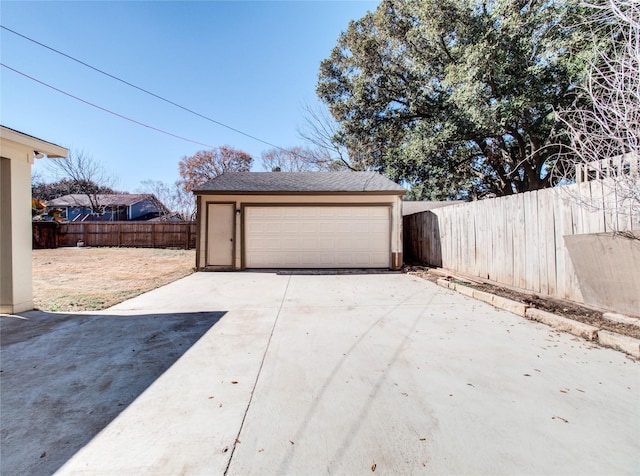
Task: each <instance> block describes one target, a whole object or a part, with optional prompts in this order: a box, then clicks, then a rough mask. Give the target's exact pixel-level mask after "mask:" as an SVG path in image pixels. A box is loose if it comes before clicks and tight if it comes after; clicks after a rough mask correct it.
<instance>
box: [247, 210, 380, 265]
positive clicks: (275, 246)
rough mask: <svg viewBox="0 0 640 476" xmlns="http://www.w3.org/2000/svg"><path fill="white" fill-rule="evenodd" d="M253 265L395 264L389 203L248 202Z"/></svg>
mask: <svg viewBox="0 0 640 476" xmlns="http://www.w3.org/2000/svg"><path fill="white" fill-rule="evenodd" d="M245 220H246V222H245V253H246V260H245V265H246V267H247V268H389V267H390V259H391V253H390V252H389V249H390V248H389V241H390V237H391V228H390V226H391V220H390V210H389V207H387V206H359V207H354V206H330V207H327V206H322V207H320V206H313V205H312V206H291V207H283V206H274V207H269V206H252V207H245Z"/></svg>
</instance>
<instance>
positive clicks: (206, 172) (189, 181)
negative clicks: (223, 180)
mask: <svg viewBox="0 0 640 476" xmlns="http://www.w3.org/2000/svg"><path fill="white" fill-rule="evenodd" d="M252 162H253V158H252V157H251V156H250V155H249V154H247V153H246V152H242V151H240V150H236V149H233V148H231V147H228V146H222V147H216V148H215V149H211V150H201V151H199V152H196V153H195V155H192V156H191V157H183V158H182V159H181V160H180V162H179V163H178V172H179V173H180V177H181V179H180V180H179V181H178V184H179V185H180V186H181V187H182V188H183V190H184V191H186V192H191V191H192V190H193V189H194V188H195V187H197V186H198V185H201V184H203V183H204V182H206V181H207V180H211V179H212V178H215V177H217V176H218V175H222V174H223V173H225V172H248V171H249V170H250V169H251V163H252Z"/></svg>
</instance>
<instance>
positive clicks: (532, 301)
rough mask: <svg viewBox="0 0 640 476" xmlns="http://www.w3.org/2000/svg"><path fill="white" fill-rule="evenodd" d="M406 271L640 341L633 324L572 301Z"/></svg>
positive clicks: (424, 271) (416, 268)
mask: <svg viewBox="0 0 640 476" xmlns="http://www.w3.org/2000/svg"><path fill="white" fill-rule="evenodd" d="M404 271H405V272H414V273H418V275H419V276H420V277H422V278H424V279H427V280H429V281H432V282H434V283H435V282H436V280H437V279H438V278H442V277H445V276H447V277H448V278H449V279H450V280H452V281H453V282H456V283H459V284H462V285H464V286H468V287H470V288H474V289H478V290H480V291H485V292H488V293H491V294H495V295H497V296H502V297H504V298H507V299H511V300H512V301H518V302H521V303H523V304H526V305H527V306H529V307H534V308H536V309H540V310H542V311H547V312H551V313H553V314H557V315H558V316H562V317H566V318H568V319H573V320H574V321H579V322H584V323H585V324H590V325H592V326H595V327H598V328H600V329H604V330H607V331H611V332H616V333H618V334H622V335H626V336H629V337H634V338H636V339H640V328H638V327H636V326H633V325H630V324H622V323H618V322H611V321H609V320H607V319H604V318H603V317H602V314H603V313H602V312H601V311H596V310H594V309H591V308H588V307H585V306H581V305H580V304H577V303H573V302H571V301H563V300H559V299H553V298H549V297H541V296H538V295H536V294H528V293H524V292H517V291H513V290H511V289H507V288H504V287H501V286H497V285H492V284H486V283H481V282H475V281H473V282H472V281H467V280H464V279H462V278H458V277H455V276H454V275H446V274H441V273H439V272H438V273H436V272H434V271H433V270H429V269H428V268H424V267H422V266H408V267H406V268H405V270H404Z"/></svg>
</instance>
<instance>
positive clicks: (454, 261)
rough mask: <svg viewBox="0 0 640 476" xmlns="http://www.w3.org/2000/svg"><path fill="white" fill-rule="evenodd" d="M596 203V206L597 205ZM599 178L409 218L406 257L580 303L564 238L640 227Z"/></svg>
mask: <svg viewBox="0 0 640 476" xmlns="http://www.w3.org/2000/svg"><path fill="white" fill-rule="evenodd" d="M594 205H597V207H596V206H594ZM621 208H622V206H621V205H620V204H619V203H617V202H616V197H615V195H612V194H608V193H604V189H603V185H602V183H601V182H599V181H594V182H586V183H581V184H574V185H568V186H564V187H557V188H553V189H545V190H539V191H535V192H527V193H521V194H516V195H512V196H508V197H501V198H494V199H488V200H482V201H477V202H470V203H464V204H458V205H452V206H448V207H444V208H438V209H435V210H432V211H427V212H422V213H417V214H414V215H408V216H405V217H404V229H403V233H404V244H405V250H404V253H405V256H406V257H407V260H413V261H415V262H421V263H427V264H429V265H432V266H439V267H442V268H445V269H448V270H451V271H455V272H458V273H461V274H464V275H467V276H477V277H481V278H486V279H489V280H492V281H495V282H497V283H502V284H506V285H508V286H513V287H516V288H520V289H523V290H528V291H532V292H535V293H541V294H546V295H549V296H554V297H559V298H564V299H570V300H573V301H577V302H583V299H582V295H581V293H580V287H579V285H578V280H577V277H576V273H575V270H574V267H573V265H572V262H571V258H570V256H569V252H568V250H567V247H566V245H565V241H564V238H563V237H564V236H566V235H579V234H589V233H602V232H610V231H614V230H615V231H629V230H640V217H638V215H637V214H636V215H633V214H632V213H631V212H630V208H628V209H627V210H622V209H621Z"/></svg>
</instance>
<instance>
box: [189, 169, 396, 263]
mask: <svg viewBox="0 0 640 476" xmlns="http://www.w3.org/2000/svg"><path fill="white" fill-rule="evenodd" d="M194 193H195V194H196V198H197V204H198V244H197V247H196V264H197V268H198V269H200V270H240V269H315V268H318V269H327V268H335V269H342V268H378V269H380V268H382V269H399V268H400V267H401V266H402V228H401V227H402V217H401V213H402V210H401V205H402V202H401V200H402V196H403V195H404V193H405V190H404V189H403V188H402V187H401V186H399V185H397V184H396V183H394V182H393V181H391V180H389V179H387V178H385V177H384V176H382V175H380V174H377V173H374V172H232V173H226V174H223V175H220V176H218V177H216V178H215V179H213V180H210V181H208V182H207V183H205V184H203V185H202V186H200V187H198V188H197V189H196V190H195V191H194Z"/></svg>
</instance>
